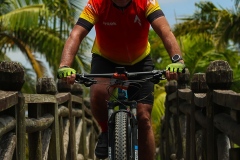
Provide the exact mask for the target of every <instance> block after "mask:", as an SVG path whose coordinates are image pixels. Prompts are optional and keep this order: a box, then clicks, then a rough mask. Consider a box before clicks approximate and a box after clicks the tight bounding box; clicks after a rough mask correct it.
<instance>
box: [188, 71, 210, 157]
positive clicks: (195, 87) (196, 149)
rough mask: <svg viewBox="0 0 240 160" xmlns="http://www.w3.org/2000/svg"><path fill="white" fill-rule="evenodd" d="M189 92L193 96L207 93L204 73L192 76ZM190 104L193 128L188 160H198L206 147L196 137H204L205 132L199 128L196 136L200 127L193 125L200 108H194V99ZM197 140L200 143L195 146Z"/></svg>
mask: <svg viewBox="0 0 240 160" xmlns="http://www.w3.org/2000/svg"><path fill="white" fill-rule="evenodd" d="M191 90H192V92H193V94H197V93H206V92H207V91H208V86H207V83H206V74H205V73H196V74H194V75H193V77H192V81H191ZM191 104H192V106H194V108H193V109H192V110H191V112H192V113H191V114H192V119H191V124H194V127H191V133H190V135H191V143H190V148H191V149H190V151H191V152H190V159H198V158H199V157H204V155H203V154H204V153H206V151H204V150H205V148H206V147H205V146H203V144H204V142H203V141H204V140H203V139H202V138H200V137H198V136H205V135H203V134H204V133H206V130H205V129H204V128H200V129H199V131H198V134H196V133H197V128H199V127H200V126H198V125H196V123H195V111H196V110H200V108H196V106H195V103H194V99H192V101H191ZM201 109H202V108H201ZM195 125H196V126H195ZM200 134H201V135H200ZM197 139H198V140H201V142H198V144H196V140H197ZM196 153H198V154H199V155H197V154H196Z"/></svg>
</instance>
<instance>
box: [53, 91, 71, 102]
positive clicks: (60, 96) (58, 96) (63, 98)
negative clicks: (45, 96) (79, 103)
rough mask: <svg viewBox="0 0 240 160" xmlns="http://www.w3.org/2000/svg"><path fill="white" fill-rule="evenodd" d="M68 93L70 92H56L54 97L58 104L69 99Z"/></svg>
mask: <svg viewBox="0 0 240 160" xmlns="http://www.w3.org/2000/svg"><path fill="white" fill-rule="evenodd" d="M70 95H71V94H70V93H69V92H65V93H58V94H56V99H57V102H58V104H63V103H65V102H67V101H69V100H70V98H71V96H70Z"/></svg>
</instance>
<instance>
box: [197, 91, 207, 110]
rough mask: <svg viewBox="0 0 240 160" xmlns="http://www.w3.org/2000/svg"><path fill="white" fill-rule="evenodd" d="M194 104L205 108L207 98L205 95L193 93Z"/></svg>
mask: <svg viewBox="0 0 240 160" xmlns="http://www.w3.org/2000/svg"><path fill="white" fill-rule="evenodd" d="M194 104H195V105H196V106H198V107H202V108H203V107H206V106H207V96H206V93H194Z"/></svg>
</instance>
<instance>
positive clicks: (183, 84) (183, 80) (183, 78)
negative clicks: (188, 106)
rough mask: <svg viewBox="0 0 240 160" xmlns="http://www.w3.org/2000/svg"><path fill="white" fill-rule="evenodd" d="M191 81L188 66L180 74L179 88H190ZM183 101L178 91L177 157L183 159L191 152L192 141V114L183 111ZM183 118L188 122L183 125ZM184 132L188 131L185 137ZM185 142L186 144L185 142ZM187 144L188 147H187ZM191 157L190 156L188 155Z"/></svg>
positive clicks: (176, 120) (176, 122) (176, 117)
mask: <svg viewBox="0 0 240 160" xmlns="http://www.w3.org/2000/svg"><path fill="white" fill-rule="evenodd" d="M189 81H190V73H189V70H188V68H186V69H185V73H184V74H180V75H179V77H178V80H177V84H178V85H177V88H178V89H186V88H188V84H189ZM181 103H182V101H181V100H180V98H179V96H178V92H177V115H176V116H175V124H176V125H175V127H176V130H177V144H178V145H177V147H178V149H177V156H176V158H177V159H182V158H185V157H186V154H187V153H189V151H190V149H191V148H188V146H189V145H187V144H189V143H190V142H191V141H190V139H189V138H188V137H190V136H191V135H190V129H191V125H192V124H191V118H192V117H191V115H189V114H187V115H184V114H183V113H181V111H180V109H179V106H180V104H181ZM180 117H184V118H180ZM181 120H183V121H184V122H186V125H181ZM181 126H182V127H181ZM183 132H186V136H185V137H183ZM183 142H185V143H186V144H183ZM185 146H186V147H185ZM188 157H189V156H188ZM186 159H187V160H188V158H187V157H186Z"/></svg>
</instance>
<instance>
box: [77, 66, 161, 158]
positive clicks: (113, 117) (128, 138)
mask: <svg viewBox="0 0 240 160" xmlns="http://www.w3.org/2000/svg"><path fill="white" fill-rule="evenodd" d="M163 75H165V71H164V70H162V71H161V70H153V71H148V72H131V73H128V72H127V71H126V70H125V68H124V67H117V68H116V72H115V73H105V74H76V80H75V81H76V82H77V83H80V84H84V85H85V86H87V87H89V86H91V85H93V84H97V83H98V84H100V83H103V84H104V83H105V82H98V81H97V80H95V79H94V78H97V77H99V78H100V77H101V78H110V83H109V84H107V85H108V87H109V88H110V87H114V88H116V89H117V93H118V94H117V96H113V95H112V96H113V97H114V98H112V99H111V100H109V101H108V103H107V108H108V139H109V140H108V158H109V160H138V122H137V101H130V100H128V95H127V88H128V87H129V86H130V85H131V84H132V83H135V84H136V83H141V82H145V81H152V82H153V83H158V82H159V81H160V80H163V79H165V78H164V76H163ZM137 76H146V77H147V78H143V79H138V80H129V79H128V78H130V77H137Z"/></svg>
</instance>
